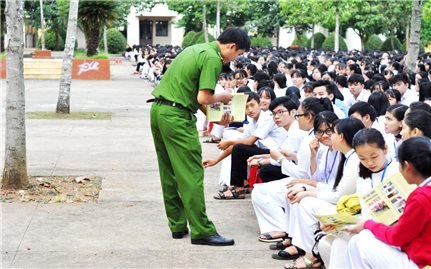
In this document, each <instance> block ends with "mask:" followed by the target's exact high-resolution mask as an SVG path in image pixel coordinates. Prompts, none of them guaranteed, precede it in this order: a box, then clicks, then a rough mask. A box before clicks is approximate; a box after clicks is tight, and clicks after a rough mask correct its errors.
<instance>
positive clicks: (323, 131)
mask: <svg viewBox="0 0 431 269" xmlns="http://www.w3.org/2000/svg"><path fill="white" fill-rule="evenodd" d="M333 133H334V130H332V129H326V130H316V131H315V132H314V134H315V135H316V136H322V135H323V134H326V135H327V136H331V135H332V134H333Z"/></svg>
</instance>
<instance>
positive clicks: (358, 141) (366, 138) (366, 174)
mask: <svg viewBox="0 0 431 269" xmlns="http://www.w3.org/2000/svg"><path fill="white" fill-rule="evenodd" d="M365 144H376V145H377V147H378V148H379V149H382V150H384V149H385V146H386V142H385V138H384V137H383V135H382V133H381V132H379V131H378V130H377V129H374V128H366V129H362V130H360V131H358V132H357V133H356V134H355V136H354V137H353V148H355V150H356V148H357V147H358V146H362V145H365ZM372 173H373V171H371V170H370V169H368V168H366V167H365V166H364V165H363V164H362V163H360V164H359V176H360V177H362V178H364V179H365V178H371V174H372Z"/></svg>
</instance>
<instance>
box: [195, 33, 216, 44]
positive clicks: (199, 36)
mask: <svg viewBox="0 0 431 269" xmlns="http://www.w3.org/2000/svg"><path fill="white" fill-rule="evenodd" d="M214 40H215V38H214V37H213V36H212V35H211V34H209V33H208V42H212V41H214ZM193 41H194V42H193V45H194V44H200V43H205V34H204V32H203V31H200V32H198V33H196V35H195V36H194V38H193Z"/></svg>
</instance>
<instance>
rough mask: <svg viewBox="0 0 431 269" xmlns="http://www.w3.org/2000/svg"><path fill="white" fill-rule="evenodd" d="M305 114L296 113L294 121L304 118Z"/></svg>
mask: <svg viewBox="0 0 431 269" xmlns="http://www.w3.org/2000/svg"><path fill="white" fill-rule="evenodd" d="M307 114H308V113H302V114H299V113H296V114H295V119H296V120H298V119H299V117H303V116H306V115H307Z"/></svg>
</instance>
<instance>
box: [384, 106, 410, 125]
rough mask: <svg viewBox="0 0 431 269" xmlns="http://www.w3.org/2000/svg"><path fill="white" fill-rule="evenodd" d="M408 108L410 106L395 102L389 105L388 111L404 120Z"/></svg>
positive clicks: (399, 119) (398, 118)
mask: <svg viewBox="0 0 431 269" xmlns="http://www.w3.org/2000/svg"><path fill="white" fill-rule="evenodd" d="M408 108H409V107H408V106H406V105H403V104H395V105H391V106H389V107H388V109H387V110H386V111H387V112H389V113H391V114H392V115H394V117H395V118H396V119H397V120H398V121H402V120H404V114H405V113H406V111H407V109H408Z"/></svg>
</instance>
